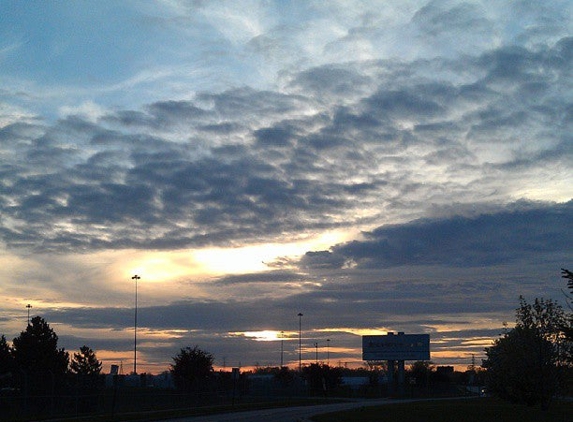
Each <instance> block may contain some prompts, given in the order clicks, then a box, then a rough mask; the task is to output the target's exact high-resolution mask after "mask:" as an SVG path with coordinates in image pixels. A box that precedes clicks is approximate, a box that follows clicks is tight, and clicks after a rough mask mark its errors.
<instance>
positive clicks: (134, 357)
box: [131, 274, 141, 375]
mask: <svg viewBox="0 0 573 422" xmlns="http://www.w3.org/2000/svg"><path fill="white" fill-rule="evenodd" d="M140 278H141V277H140V276H138V275H137V274H136V275H134V276H133V277H131V279H132V280H135V322H134V335H133V374H134V375H137V280H139V279H140Z"/></svg>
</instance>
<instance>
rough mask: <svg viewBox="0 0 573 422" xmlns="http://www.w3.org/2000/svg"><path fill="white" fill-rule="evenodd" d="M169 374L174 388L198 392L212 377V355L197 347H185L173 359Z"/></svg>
mask: <svg viewBox="0 0 573 422" xmlns="http://www.w3.org/2000/svg"><path fill="white" fill-rule="evenodd" d="M173 362H174V363H173V364H172V365H171V369H170V371H171V374H172V375H173V381H174V382H175V386H176V387H177V388H179V389H181V390H185V391H198V390H200V389H203V388H205V387H206V386H207V384H208V382H209V380H210V379H211V377H212V375H213V362H214V358H213V355H212V354H211V353H209V352H206V351H204V350H201V349H200V348H199V347H198V346H195V347H193V348H191V347H185V348H183V349H181V351H180V352H179V354H178V355H177V356H175V357H174V358H173Z"/></svg>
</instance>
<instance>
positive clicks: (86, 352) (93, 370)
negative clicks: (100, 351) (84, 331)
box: [70, 345, 101, 377]
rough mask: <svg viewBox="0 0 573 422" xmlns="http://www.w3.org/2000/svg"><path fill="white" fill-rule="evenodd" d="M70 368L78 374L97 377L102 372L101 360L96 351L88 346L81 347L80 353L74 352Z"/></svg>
mask: <svg viewBox="0 0 573 422" xmlns="http://www.w3.org/2000/svg"><path fill="white" fill-rule="evenodd" d="M70 370H71V371H72V372H73V373H74V374H77V375H82V376H86V377H94V376H95V377H97V376H98V375H99V374H100V372H101V362H100V361H99V360H98V359H97V357H96V354H95V352H94V351H93V350H92V349H90V348H89V347H88V346H85V345H84V346H82V347H80V352H79V353H74V357H73V358H72V360H71V362H70Z"/></svg>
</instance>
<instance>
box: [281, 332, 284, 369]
mask: <svg viewBox="0 0 573 422" xmlns="http://www.w3.org/2000/svg"><path fill="white" fill-rule="evenodd" d="M284 334H285V332H284V331H281V368H282V367H283V366H284V353H285V347H284Z"/></svg>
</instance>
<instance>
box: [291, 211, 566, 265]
mask: <svg viewBox="0 0 573 422" xmlns="http://www.w3.org/2000/svg"><path fill="white" fill-rule="evenodd" d="M524 205H525V206H524V207H523V208H518V209H516V210H512V211H505V212H500V213H497V214H485V215H480V216H477V217H473V218H468V217H455V218H449V219H439V220H427V219H425V220H417V221H413V222H411V223H408V224H403V225H396V226H383V227H380V228H378V229H376V230H374V231H372V232H368V233H364V236H365V238H366V239H365V240H363V241H358V240H356V241H352V242H349V243H346V244H342V245H337V246H335V247H333V248H332V249H331V250H330V251H322V252H309V253H307V254H306V255H305V257H304V258H303V259H302V260H301V266H303V267H307V266H311V267H332V268H342V267H343V266H344V265H345V263H348V262H350V263H352V264H353V265H355V266H358V267H364V268H384V267H392V266H402V265H436V264H437V265H446V266H469V267H480V266H491V265H497V264H500V263H516V262H520V261H523V260H527V259H534V258H535V257H537V256H539V255H542V254H559V253H565V254H567V253H568V251H569V249H570V248H569V246H568V244H569V239H568V233H570V232H571V231H572V230H573V201H570V202H568V203H565V204H559V205H553V206H541V207H536V206H534V205H527V204H524Z"/></svg>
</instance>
